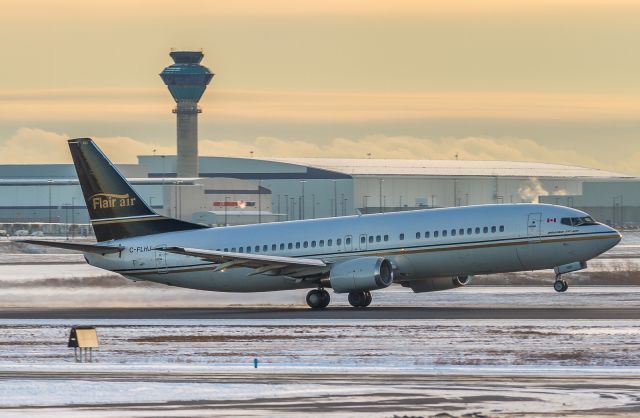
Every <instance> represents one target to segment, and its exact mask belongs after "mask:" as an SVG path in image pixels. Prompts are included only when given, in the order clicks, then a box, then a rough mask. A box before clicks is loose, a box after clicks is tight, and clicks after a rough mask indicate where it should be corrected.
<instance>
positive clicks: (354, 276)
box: [325, 257, 393, 293]
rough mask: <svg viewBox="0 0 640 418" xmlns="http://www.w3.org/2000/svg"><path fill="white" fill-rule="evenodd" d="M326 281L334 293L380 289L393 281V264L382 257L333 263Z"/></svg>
mask: <svg viewBox="0 0 640 418" xmlns="http://www.w3.org/2000/svg"><path fill="white" fill-rule="evenodd" d="M326 281H328V283H325V285H326V286H327V287H331V288H333V290H334V291H335V292H336V293H349V292H361V291H367V290H375V289H382V288H385V287H388V286H389V285H390V284H391V283H393V266H392V265H391V262H390V261H389V260H387V259H386V258H383V257H360V258H356V259H353V260H347V261H343V262H340V263H337V264H335V265H334V266H333V267H332V268H331V271H330V272H329V278H328V280H326Z"/></svg>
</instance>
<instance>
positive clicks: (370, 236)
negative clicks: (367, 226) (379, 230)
mask: <svg viewBox="0 0 640 418" xmlns="http://www.w3.org/2000/svg"><path fill="white" fill-rule="evenodd" d="M372 242H373V235H369V243H372Z"/></svg>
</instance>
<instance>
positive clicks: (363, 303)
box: [349, 291, 372, 308]
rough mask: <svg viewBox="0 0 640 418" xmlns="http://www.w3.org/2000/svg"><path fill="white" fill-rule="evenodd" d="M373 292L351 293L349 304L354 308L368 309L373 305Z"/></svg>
mask: <svg viewBox="0 0 640 418" xmlns="http://www.w3.org/2000/svg"><path fill="white" fill-rule="evenodd" d="M371 301H372V297H371V292H368V291H367V292H351V293H349V303H350V304H351V306H353V307H354V308H366V307H367V306H369V305H371Z"/></svg>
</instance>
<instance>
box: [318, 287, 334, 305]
mask: <svg viewBox="0 0 640 418" xmlns="http://www.w3.org/2000/svg"><path fill="white" fill-rule="evenodd" d="M319 291H320V294H321V295H322V306H321V308H326V307H327V306H329V303H330V302H331V295H330V294H329V292H327V291H326V290H324V289H319Z"/></svg>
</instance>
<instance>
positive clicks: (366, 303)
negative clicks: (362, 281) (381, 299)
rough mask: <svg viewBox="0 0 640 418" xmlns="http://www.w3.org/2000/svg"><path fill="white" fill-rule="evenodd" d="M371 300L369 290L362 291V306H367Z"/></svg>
mask: <svg viewBox="0 0 640 418" xmlns="http://www.w3.org/2000/svg"><path fill="white" fill-rule="evenodd" d="M372 300H373V298H372V297H371V292H369V291H367V292H364V306H363V307H364V308H366V307H367V306H369V305H371V301H372Z"/></svg>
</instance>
